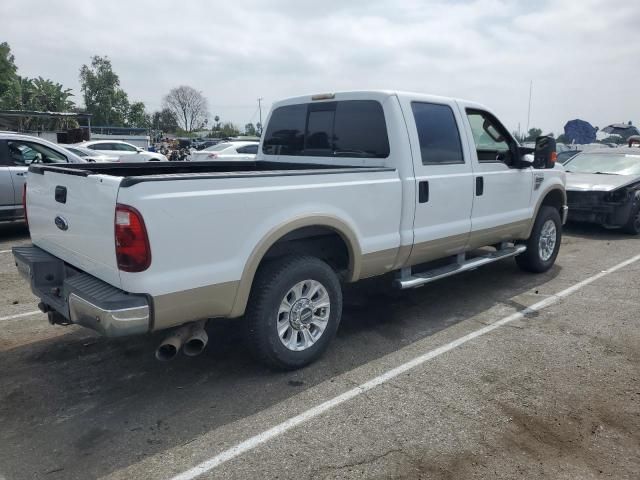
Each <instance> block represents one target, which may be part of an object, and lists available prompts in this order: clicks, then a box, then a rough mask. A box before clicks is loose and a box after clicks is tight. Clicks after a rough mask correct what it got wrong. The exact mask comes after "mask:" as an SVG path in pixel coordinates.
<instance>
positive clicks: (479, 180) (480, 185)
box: [476, 177, 484, 197]
mask: <svg viewBox="0 0 640 480" xmlns="http://www.w3.org/2000/svg"><path fill="white" fill-rule="evenodd" d="M483 193H484V178H483V177H476V197H479V196H481V195H482V194H483Z"/></svg>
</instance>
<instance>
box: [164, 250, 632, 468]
mask: <svg viewBox="0 0 640 480" xmlns="http://www.w3.org/2000/svg"><path fill="white" fill-rule="evenodd" d="M638 260H640V255H636V256H635V257H632V258H630V259H628V260H626V261H624V262H622V263H619V264H617V265H615V266H613V267H611V268H609V269H607V270H603V271H602V272H600V273H597V274H595V275H593V276H591V277H589V278H586V279H585V280H582V281H581V282H578V283H576V284H574V285H572V286H571V287H568V288H566V289H564V290H562V291H561V292H559V293H556V294H555V295H551V296H549V297H547V298H545V299H544V300H542V301H540V302H537V303H535V304H533V305H531V306H530V307H527V308H525V309H524V310H521V311H520V312H516V313H514V314H511V315H509V316H508V317H505V318H502V319H501V320H498V321H497V322H495V323H492V324H491V325H488V326H486V327H483V328H481V329H479V330H476V331H474V332H471V333H469V334H467V335H465V336H463V337H460V338H458V339H457V340H454V341H452V342H450V343H447V344H446V345H443V346H441V347H439V348H436V349H435V350H431V351H429V352H426V353H424V354H423V355H420V356H418V357H416V358H414V359H412V360H410V361H408V362H406V363H403V364H402V365H400V366H398V367H396V368H393V369H391V370H388V371H387V372H385V373H383V374H381V375H379V376H377V377H375V378H372V379H371V380H369V381H368V382H365V383H363V384H361V385H358V386H357V387H355V388H353V389H351V390H348V391H347V392H345V393H343V394H341V395H338V396H337V397H334V398H332V399H330V400H327V401H326V402H323V403H321V404H319V405H316V406H315V407H312V408H310V409H309V410H306V411H305V412H302V413H301V414H299V415H297V416H295V417H292V418H290V419H288V420H286V421H284V422H282V423H280V424H278V425H276V426H274V427H272V428H270V429H269V430H265V431H264V432H262V433H259V434H257V435H255V436H253V437H251V438H248V439H247V440H245V441H244V442H241V443H238V444H237V445H235V446H233V447H231V448H229V449H227V450H224V451H223V452H221V453H219V454H217V455H215V456H214V457H212V458H210V459H208V460H205V461H204V462H202V463H200V464H198V465H196V466H195V467H193V468H191V469H189V470H187V471H185V472H183V473H180V474H178V475H176V476H174V477H172V480H193V479H194V478H196V477H199V476H200V475H203V474H205V473H207V472H210V471H211V470H213V469H214V468H216V467H218V466H220V465H222V464H223V463H225V462H227V461H229V460H232V459H233V458H235V457H237V456H239V455H242V454H243V453H246V452H248V451H250V450H253V449H254V448H256V447H258V446H259V445H261V444H263V443H265V442H268V441H269V440H272V439H273V438H276V437H278V436H280V435H282V434H283V433H285V432H287V431H288V430H291V429H292V428H294V427H297V426H298V425H300V424H302V423H305V422H307V421H309V420H312V419H313V418H315V417H317V416H319V415H321V414H323V413H324V412H326V411H328V410H331V409H332V408H334V407H337V406H338V405H340V404H342V403H344V402H346V401H347V400H351V399H352V398H355V397H357V396H359V395H362V394H363V393H365V392H367V391H369V390H371V389H372V388H375V387H377V386H379V385H382V384H384V383H387V382H388V381H390V380H393V379H394V378H396V377H397V376H399V375H402V374H403V373H405V372H407V371H408V370H411V369H413V368H415V367H418V366H420V365H422V364H424V363H426V362H428V361H429V360H431V359H433V358H435V357H437V356H439V355H442V354H443V353H446V352H448V351H450V350H453V349H454V348H457V347H459V346H460V345H463V344H465V343H467V342H469V341H471V340H473V339H475V338H478V337H480V336H482V335H485V334H487V333H489V332H492V331H493V330H496V329H497V328H500V327H502V326H504V325H506V324H508V323H511V322H513V321H515V320H520V319H522V318H524V317H525V316H526V315H528V314H531V313H533V312H538V311H540V310H542V309H543V308H546V307H549V306H550V305H553V304H555V303H557V302H559V301H560V300H561V299H563V298H565V297H568V296H569V295H571V294H573V293H575V292H577V291H578V290H580V289H581V288H583V287H585V286H587V285H589V284H590V283H593V282H595V281H596V280H598V279H600V278H602V277H604V276H605V275H608V274H610V273H613V272H615V271H617V270H620V269H621V268H624V267H626V266H628V265H631V264H632V263H635V262H637V261H638Z"/></svg>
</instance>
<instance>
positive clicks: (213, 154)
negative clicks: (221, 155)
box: [207, 153, 218, 158]
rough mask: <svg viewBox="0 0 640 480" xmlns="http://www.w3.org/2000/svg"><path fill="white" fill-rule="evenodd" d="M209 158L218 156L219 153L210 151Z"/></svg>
mask: <svg viewBox="0 0 640 480" xmlns="http://www.w3.org/2000/svg"><path fill="white" fill-rule="evenodd" d="M207 158H218V154H217V153H210V154H209V155H207Z"/></svg>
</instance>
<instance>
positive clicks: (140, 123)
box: [127, 102, 152, 128]
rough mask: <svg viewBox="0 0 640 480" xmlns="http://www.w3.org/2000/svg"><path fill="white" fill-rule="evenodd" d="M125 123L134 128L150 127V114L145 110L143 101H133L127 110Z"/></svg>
mask: <svg viewBox="0 0 640 480" xmlns="http://www.w3.org/2000/svg"><path fill="white" fill-rule="evenodd" d="M127 125H128V126H130V127H134V128H149V127H151V126H152V125H151V116H150V115H149V114H148V113H147V112H146V111H145V106H144V103H143V102H133V103H132V104H131V105H129V111H128V112H127Z"/></svg>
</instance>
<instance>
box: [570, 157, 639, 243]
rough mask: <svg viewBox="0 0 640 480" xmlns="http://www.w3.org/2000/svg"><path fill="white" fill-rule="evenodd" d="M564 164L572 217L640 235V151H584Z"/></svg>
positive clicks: (572, 219)
mask: <svg viewBox="0 0 640 480" xmlns="http://www.w3.org/2000/svg"><path fill="white" fill-rule="evenodd" d="M564 167H565V170H566V172H567V198H568V203H569V220H571V221H575V222H589V223H597V224H599V225H602V226H604V227H607V228H621V229H622V230H623V231H625V232H627V233H630V234H633V235H638V234H640V150H638V149H634V148H616V149H600V150H592V151H590V152H582V153H579V154H578V155H575V156H574V157H573V158H571V159H570V160H569V161H568V162H567V163H565V165H564Z"/></svg>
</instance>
